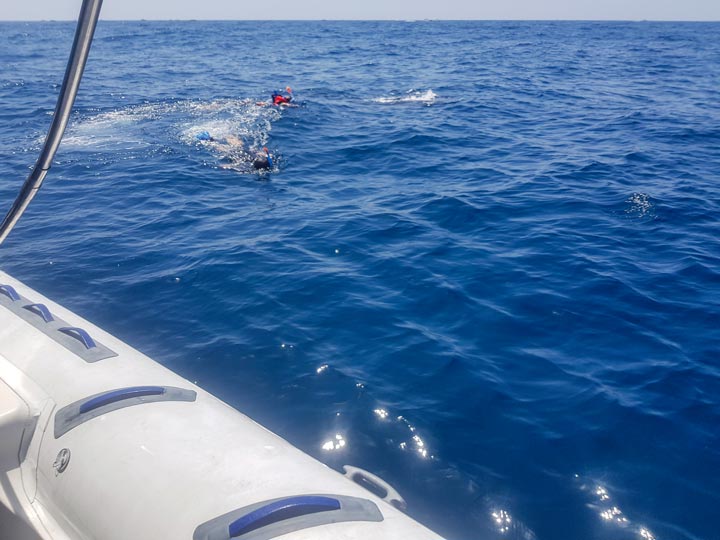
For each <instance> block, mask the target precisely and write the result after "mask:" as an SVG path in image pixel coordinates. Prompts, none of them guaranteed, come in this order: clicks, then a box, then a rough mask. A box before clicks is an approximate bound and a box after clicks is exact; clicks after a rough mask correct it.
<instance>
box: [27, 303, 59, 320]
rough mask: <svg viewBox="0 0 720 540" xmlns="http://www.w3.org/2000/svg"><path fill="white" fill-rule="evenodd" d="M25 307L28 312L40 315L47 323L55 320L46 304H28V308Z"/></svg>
mask: <svg viewBox="0 0 720 540" xmlns="http://www.w3.org/2000/svg"><path fill="white" fill-rule="evenodd" d="M23 307H24V308H25V309H27V310H28V311H32V312H33V313H35V314H37V315H40V316H41V317H42V318H43V321H45V322H51V321H54V320H55V317H53V316H52V313H50V310H49V309H48V308H47V306H46V305H45V304H28V305H27V306H23Z"/></svg>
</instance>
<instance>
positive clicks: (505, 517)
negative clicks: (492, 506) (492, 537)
mask: <svg viewBox="0 0 720 540" xmlns="http://www.w3.org/2000/svg"><path fill="white" fill-rule="evenodd" d="M491 515H492V517H493V521H495V524H496V525H497V526H498V531H500V533H501V534H505V533H506V532H508V531H509V530H510V525H511V524H512V518H511V517H510V514H509V513H508V512H507V510H493V512H492V513H491Z"/></svg>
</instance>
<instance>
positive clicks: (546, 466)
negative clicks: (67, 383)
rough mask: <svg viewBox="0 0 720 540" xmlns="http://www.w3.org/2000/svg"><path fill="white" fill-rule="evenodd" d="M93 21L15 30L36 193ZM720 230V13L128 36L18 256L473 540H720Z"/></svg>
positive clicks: (60, 295) (11, 138)
mask: <svg viewBox="0 0 720 540" xmlns="http://www.w3.org/2000/svg"><path fill="white" fill-rule="evenodd" d="M73 31H74V25H73V24H71V23H60V22H57V23H50V22H48V23H2V24H0V103H1V104H2V107H0V201H2V202H3V204H4V205H5V207H9V205H10V203H11V201H12V199H13V197H14V196H15V194H16V192H17V190H18V189H19V187H20V185H21V183H22V181H23V179H24V178H25V176H26V175H27V174H28V172H29V167H30V166H31V165H32V164H33V163H34V161H35V159H36V156H37V154H38V151H39V148H40V146H41V144H42V141H43V138H44V133H45V131H46V129H47V127H48V125H49V122H50V116H51V114H52V111H53V109H54V101H55V99H56V96H57V93H58V91H59V84H60V82H61V80H62V74H63V70H64V64H65V61H66V59H67V55H68V51H69V47H70V44H71V41H72V36H73ZM286 85H290V86H292V87H293V88H294V90H295V95H296V100H297V103H298V104H299V107H297V108H292V109H285V110H277V109H274V108H271V107H259V106H257V105H256V104H255V103H256V102H257V101H261V100H266V99H268V97H269V94H270V92H271V91H272V90H274V89H278V88H283V87H285V86H286ZM202 131H208V132H209V133H211V134H212V135H213V136H214V137H217V138H223V137H227V136H230V135H232V136H236V137H238V138H239V139H241V140H242V141H243V142H244V143H245V144H246V146H247V148H249V149H257V148H260V147H262V146H267V147H268V148H269V150H270V151H271V153H272V154H273V155H274V156H275V161H276V164H275V167H274V169H273V170H272V171H271V172H268V173H262V174H257V173H252V172H249V171H248V170H246V169H243V168H242V167H230V168H228V167H227V165H228V163H229V162H231V161H232V160H231V159H230V158H229V157H228V155H227V152H226V151H224V150H223V149H222V148H221V147H219V146H217V145H210V144H206V143H202V142H199V141H198V140H197V139H196V135H197V134H198V133H200V132H202ZM2 211H3V212H4V211H5V210H2ZM719 215H720V24H675V23H672V24H671V23H570V22H568V23H551V22H548V23H545V22H534V23H533V22H528V23H503V22H422V21H420V22H352V23H351V22H105V21H102V22H101V23H100V25H99V27H98V30H97V33H96V39H95V43H94V45H93V49H92V52H91V56H90V61H89V64H88V67H87V70H86V75H85V79H84V81H83V84H82V87H81V90H80V95H79V97H78V100H77V104H76V109H75V111H74V113H73V116H72V120H71V122H70V124H69V127H68V130H67V134H66V139H65V140H64V142H63V144H62V145H61V147H60V150H59V153H58V155H57V159H56V162H55V165H54V167H53V169H52V170H51V172H50V174H49V176H48V179H47V180H46V182H45V186H44V188H43V190H42V191H41V193H40V194H39V195H38V197H37V198H36V199H35V201H34V202H33V204H32V205H31V207H30V209H29V210H28V212H27V213H26V215H25V217H24V218H23V220H22V221H21V222H20V224H19V225H18V227H17V228H16V229H15V231H14V232H13V233H12V235H11V236H10V238H9V239H8V240H7V242H6V243H5V244H4V245H3V246H2V248H0V261H1V262H0V264H1V265H2V269H3V270H5V271H7V272H9V273H11V274H13V275H14V276H15V277H17V278H19V279H21V280H23V281H25V282H26V283H28V284H29V285H31V286H33V287H35V288H36V289H38V290H39V291H40V292H42V293H43V294H46V295H48V296H50V297H51V298H53V299H54V300H56V301H58V302H61V303H63V304H65V305H66V306H67V307H69V308H71V309H73V310H75V311H77V312H78V313H79V314H81V315H83V316H84V317H86V318H88V319H90V320H92V321H93V322H95V323H96V324H99V325H100V326H102V327H104V328H105V329H107V330H109V331H111V332H113V333H114V334H116V335H117V336H118V337H120V338H122V339H124V340H125V341H127V342H128V343H129V344H130V345H132V346H134V347H136V348H138V349H139V350H141V351H143V352H144V353H146V354H148V355H150V356H151V357H153V358H155V359H156V360H158V361H159V362H161V363H162V364H164V365H166V366H168V367H169V368H171V369H173V370H175V371H177V372H179V373H180V374H182V375H183V376H185V377H187V378H189V379H191V380H193V381H196V382H197V383H198V384H199V385H200V386H202V387H204V388H206V389H208V390H210V391H212V392H214V393H216V394H217V395H218V396H219V397H220V398H222V399H223V400H225V401H226V402H228V403H230V404H231V405H233V406H235V407H237V408H238V409H240V410H241V411H243V412H245V413H246V414H248V415H250V416H251V417H253V418H254V419H256V420H257V421H259V422H261V423H262V424H264V425H266V426H267V427H269V428H270V429H272V430H274V431H276V432H277V433H279V434H280V435H282V436H283V437H285V438H286V439H288V440H289V441H290V442H292V443H293V444H295V445H296V446H298V447H299V448H301V449H303V450H304V451H306V452H308V453H309V454H311V455H313V456H315V457H317V458H318V459H320V460H321V461H323V462H325V463H327V464H328V465H329V466H331V467H333V468H336V469H339V468H340V467H341V466H342V465H344V464H352V465H356V466H360V467H363V468H365V469H368V470H370V471H373V472H375V473H377V474H379V475H381V476H382V477H384V478H385V479H386V480H388V481H389V482H390V483H391V484H393V485H394V486H395V487H396V488H397V489H398V490H399V491H400V492H401V493H402V494H403V495H404V496H405V498H406V499H407V501H408V507H409V509H408V513H409V514H410V515H412V516H413V517H415V518H416V519H418V520H419V521H421V522H423V523H425V524H427V525H428V526H430V527H432V528H433V529H435V530H436V531H437V532H438V533H439V534H441V535H443V536H444V537H445V538H447V539H448V540H451V539H452V540H483V539H503V538H508V539H523V540H535V539H537V540H578V539H584V540H590V539H593V540H595V539H597V540H605V539H608V540H609V539H613V540H618V539H620V540H624V539H634V540H653V539H657V540H698V539H703V540H718V539H720V532H718V525H720V518H718V508H720V353H719V351H720V245H719V240H718V238H720V226H719V225H718V216H719Z"/></svg>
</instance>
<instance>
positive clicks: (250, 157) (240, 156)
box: [195, 131, 273, 171]
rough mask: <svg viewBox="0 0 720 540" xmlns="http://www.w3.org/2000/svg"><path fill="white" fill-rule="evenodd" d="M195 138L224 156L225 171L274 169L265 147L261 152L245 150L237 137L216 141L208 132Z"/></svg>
mask: <svg viewBox="0 0 720 540" xmlns="http://www.w3.org/2000/svg"><path fill="white" fill-rule="evenodd" d="M195 138H196V139H197V140H198V141H199V142H201V143H204V144H206V145H208V146H210V147H212V148H213V149H215V150H217V151H218V152H219V153H221V154H222V157H223V161H225V162H226V163H225V164H223V165H221V167H222V168H223V169H234V170H238V171H247V169H248V166H249V165H252V168H253V169H255V170H256V171H267V170H271V169H272V168H273V159H272V156H271V155H270V151H269V150H268V149H267V148H266V147H264V148H263V149H262V151H261V152H252V151H249V150H247V149H246V148H245V143H244V142H243V140H242V139H240V138H239V137H236V136H235V135H228V136H226V137H225V138H223V139H216V138H215V137H213V136H212V135H210V133H208V132H207V131H202V132H200V133H198V134H197V135H196V136H195Z"/></svg>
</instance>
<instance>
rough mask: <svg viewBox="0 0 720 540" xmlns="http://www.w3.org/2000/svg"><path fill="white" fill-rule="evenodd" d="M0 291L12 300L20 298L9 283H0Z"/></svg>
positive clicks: (15, 300)
mask: <svg viewBox="0 0 720 540" xmlns="http://www.w3.org/2000/svg"><path fill="white" fill-rule="evenodd" d="M0 293H2V294H4V295H5V296H7V297H8V298H9V299H10V300H12V301H13V302H17V301H18V300H20V295H19V294H18V293H17V291H16V290H15V288H14V287H12V286H10V285H0Z"/></svg>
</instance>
